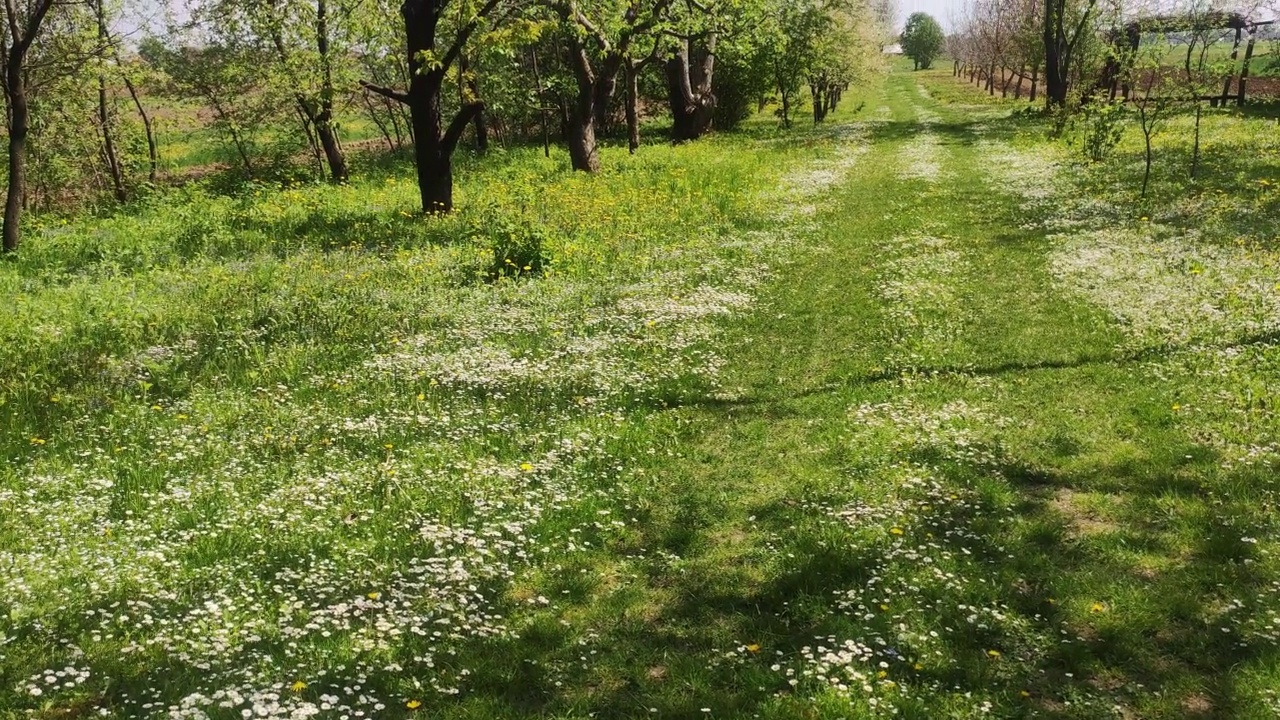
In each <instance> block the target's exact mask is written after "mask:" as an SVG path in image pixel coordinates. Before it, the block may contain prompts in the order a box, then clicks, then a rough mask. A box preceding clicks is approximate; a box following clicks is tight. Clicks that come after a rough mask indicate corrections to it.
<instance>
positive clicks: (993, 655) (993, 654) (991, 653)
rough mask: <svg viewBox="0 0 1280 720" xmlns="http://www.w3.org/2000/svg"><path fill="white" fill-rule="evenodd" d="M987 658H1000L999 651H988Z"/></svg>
mask: <svg viewBox="0 0 1280 720" xmlns="http://www.w3.org/2000/svg"><path fill="white" fill-rule="evenodd" d="M987 657H990V658H998V657H1000V651H999V650H988V651H987Z"/></svg>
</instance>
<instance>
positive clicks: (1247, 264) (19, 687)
mask: <svg viewBox="0 0 1280 720" xmlns="http://www.w3.org/2000/svg"><path fill="white" fill-rule="evenodd" d="M858 101H863V102H862V103H860V104H859V103H858ZM1231 112H1233V111H1227V110H1223V111H1222V112H1215V113H1211V114H1210V116H1207V117H1206V122H1207V123H1208V125H1206V127H1211V128H1213V129H1214V133H1213V138H1214V139H1213V140H1212V142H1209V141H1207V144H1206V147H1205V153H1206V154H1205V163H1204V167H1205V168H1206V169H1214V168H1217V170H1215V172H1217V173H1218V174H1217V175H1216V176H1215V175H1206V179H1204V180H1203V182H1205V183H1209V182H1219V183H1220V184H1221V187H1222V188H1229V189H1231V190H1232V192H1226V190H1225V189H1224V191H1223V192H1211V191H1210V189H1209V187H1210V186H1209V185H1207V184H1206V185H1205V186H1204V188H1202V189H1203V190H1204V191H1203V192H1199V194H1198V195H1188V194H1185V193H1181V192H1180V190H1179V188H1180V187H1181V186H1180V185H1179V184H1178V183H1179V182H1180V180H1178V182H1174V180H1177V178H1173V179H1172V180H1171V178H1172V177H1173V171H1172V170H1170V169H1169V168H1171V167H1172V165H1173V164H1172V163H1165V164H1164V165H1163V166H1162V168H1163V169H1162V170H1161V172H1160V173H1159V177H1157V182H1156V183H1155V185H1154V186H1153V187H1154V188H1155V193H1154V194H1155V195H1157V196H1158V199H1157V200H1151V201H1150V202H1149V203H1148V204H1145V205H1142V206H1141V207H1139V206H1138V205H1136V204H1135V203H1134V200H1133V197H1132V193H1130V194H1128V195H1126V194H1125V192H1124V191H1123V186H1124V185H1125V184H1126V183H1129V181H1131V180H1132V178H1131V177H1127V176H1126V175H1125V173H1126V172H1127V170H1126V168H1128V169H1129V170H1132V168H1133V167H1134V165H1133V162H1132V160H1133V158H1134V157H1136V156H1135V155H1134V154H1133V152H1134V151H1133V148H1132V143H1130V147H1129V148H1128V150H1125V149H1124V148H1123V147H1122V148H1121V149H1120V150H1117V152H1118V153H1120V154H1121V155H1122V156H1121V157H1120V158H1119V160H1118V161H1116V162H1113V163H1111V164H1109V165H1107V164H1100V165H1097V166H1094V165H1090V166H1083V165H1078V164H1077V165H1072V164H1071V163H1070V161H1069V160H1068V159H1067V158H1065V157H1064V155H1063V154H1062V153H1063V150H1062V149H1061V144H1058V143H1049V142H1047V141H1046V140H1045V139H1044V128H1043V127H1042V126H1041V121H1040V120H1039V119H1036V118H1031V117H1026V116H1020V115H1011V114H1010V113H1009V111H1008V109H1007V106H1004V107H1002V106H1000V105H998V104H996V103H994V102H986V101H984V100H981V99H980V98H979V97H978V96H977V95H976V94H974V93H971V92H970V91H969V90H968V89H966V88H965V87H964V86H963V85H960V84H957V83H956V82H954V81H952V79H951V78H950V77H947V75H946V73H945V71H944V72H922V73H912V72H906V71H899V72H895V73H892V74H889V75H887V76H886V77H885V78H884V79H883V82H880V83H879V84H877V85H876V86H875V87H872V88H869V89H866V90H865V91H863V95H862V97H858V98H851V99H849V100H847V101H846V102H845V103H844V105H843V106H842V107H841V109H840V111H839V112H838V113H837V114H836V115H835V116H834V117H833V120H832V121H831V122H829V123H828V124H826V125H824V126H822V127H820V128H814V129H808V128H793V129H791V130H789V131H783V130H781V129H779V128H777V127H776V124H775V123H774V122H773V121H772V120H771V119H770V118H766V117H760V118H757V119H755V120H754V121H752V123H750V124H749V126H748V127H747V128H745V129H744V131H743V132H741V133H735V134H729V133H726V134H720V135H717V136H716V137H713V138H708V139H706V140H705V141H700V142H698V143H692V144H688V145H682V146H664V145H659V144H654V145H650V146H647V147H646V149H645V151H644V152H642V153H637V154H635V155H632V154H629V153H627V152H625V151H624V150H622V149H620V148H616V147H614V148H607V149H606V150H607V152H606V153H605V157H606V160H607V162H606V166H607V170H606V172H603V173H601V174H600V175H598V176H594V177H587V176H585V175H583V174H581V173H573V172H571V171H570V170H569V169H568V168H567V165H565V164H564V162H563V160H564V159H563V158H562V157H561V158H557V157H551V158H547V157H543V155H542V153H540V152H538V151H537V149H535V148H524V149H520V148H514V149H512V151H511V152H510V153H509V154H503V155H502V156H501V157H498V156H494V157H490V158H486V159H485V161H484V162H483V163H480V162H477V163H475V165H474V166H470V167H469V168H468V170H467V171H466V172H465V173H460V197H465V198H467V202H463V203H460V204H461V205H462V206H464V207H465V208H468V209H467V210H463V211H461V212H459V213H456V214H453V215H450V216H448V217H444V218H430V219H424V218H421V217H419V216H417V215H415V214H414V213H412V212H410V209H411V208H413V207H414V203H416V202H417V195H416V189H415V187H414V185H413V183H412V180H411V172H410V168H407V167H402V166H394V167H389V168H387V169H386V174H385V175H371V176H369V177H365V178H363V179H361V180H359V181H357V182H354V183H352V184H350V185H343V186H327V185H323V186H315V187H301V186H298V187H294V186H290V187H286V188H281V189H271V188H265V187H264V188H261V189H260V190H258V189H256V190H255V191H254V193H253V195H252V196H251V197H250V196H247V195H246V196H244V197H226V196H221V195H218V194H216V193H206V192H205V191H203V190H196V191H193V193H192V195H191V196H190V197H189V198H186V199H185V200H184V199H181V198H175V200H174V202H172V203H168V202H166V203H160V204H156V205H154V206H153V207H148V208H142V209H139V210H138V212H136V213H122V214H119V215H116V216H111V217H104V218H80V219H74V220H72V221H69V222H68V223H65V224H63V223H59V224H57V225H52V224H51V225H50V226H49V227H44V228H42V230H41V232H40V233H38V234H36V235H35V236H34V237H33V240H32V242H30V243H29V244H28V245H27V246H26V247H24V249H23V252H22V254H21V255H20V257H18V258H15V259H14V262H13V263H12V264H10V265H6V266H5V267H4V268H3V270H4V272H0V286H3V287H5V288H7V289H9V291H10V293H11V294H12V295H14V297H15V298H16V299H15V303H14V312H13V313H11V314H10V315H8V316H6V318H7V319H6V320H5V321H4V322H3V323H0V335H3V336H4V337H5V338H6V340H5V342H4V343H0V349H2V350H3V354H4V357H6V358H7V361H6V362H7V363H8V365H9V366H10V367H14V368H21V370H22V371H21V372H17V373H11V377H9V378H7V379H6V380H5V382H3V383H0V407H3V410H4V412H3V413H0V424H2V425H3V426H4V427H5V429H6V431H5V432H4V433H0V445H3V446H4V447H5V448H6V452H7V456H6V458H7V462H6V463H5V464H4V465H3V466H0V591H2V592H0V720H8V719H9V718H13V719H15V720H16V719H17V718H49V719H52V718H79V717H90V716H94V717H97V716H101V717H114V718H140V717H145V718H170V719H171V720H172V719H174V718H178V719H188V718H189V719H190V720H210V719H217V720H223V718H232V719H234V718H242V717H264V718H304V717H316V718H393V719H394V718H402V719H406V720H407V719H410V718H415V717H447V718H473V719H475V720H490V719H492V718H528V717H540V718H565V719H568V718H574V719H576V718H584V717H596V718H638V717H655V718H668V719H671V718H676V719H683V718H703V717H718V718H749V717H759V718H774V719H776V720H789V719H791V718H832V719H835V718H872V717H889V716H896V717H908V718H921V719H927V720H933V719H934V718H973V717H982V716H996V717H1005V718H1022V717H1026V718H1039V717H1045V718H1081V719H1085V720H1093V719H1095V718H1106V717H1118V718H1179V719H1181V718H1268V717H1276V716H1280V654H1277V652H1276V648H1277V646H1280V480H1277V477H1278V476H1277V474H1276V473H1275V471H1274V468H1276V467H1280V414H1277V413H1275V412H1274V408H1275V407H1277V406H1280V390H1278V389H1277V384H1276V382H1275V378H1276V377H1277V376H1278V375H1280V342H1277V338H1280V294H1278V293H1277V292H1276V290H1280V273H1278V272H1277V270H1276V268H1278V267H1280V252H1277V251H1276V249H1275V248H1274V247H1272V246H1269V245H1268V244H1267V243H1270V242H1272V238H1274V237H1275V232H1273V230H1274V227H1273V223H1272V222H1271V218H1273V217H1278V216H1280V215H1277V214H1276V213H1275V212H1273V211H1274V209H1275V200H1273V197H1275V196H1274V195H1273V194H1272V193H1271V192H1270V190H1269V188H1270V187H1271V186H1272V181H1271V180H1269V179H1267V178H1268V177H1270V175H1268V173H1271V172H1272V171H1271V169H1269V168H1271V167H1272V166H1270V165H1267V164H1266V163H1265V162H1264V160H1265V158H1266V157H1268V155H1267V153H1266V152H1257V153H1254V155H1249V154H1248V153H1247V152H1246V151H1245V149H1249V150H1252V149H1254V148H1256V147H1259V146H1262V145H1264V144H1265V143H1268V142H1270V143H1271V145H1267V146H1266V147H1270V148H1272V150H1271V151H1269V152H1270V156H1271V157H1280V154H1278V153H1280V146H1277V145H1276V144H1275V141H1274V139H1271V140H1268V139H1267V138H1273V136H1274V132H1273V130H1272V128H1271V126H1270V125H1269V124H1266V123H1265V121H1251V120H1248V119H1247V118H1242V117H1236V116H1234V115H1232V114H1230V113H1231ZM1208 137H1209V135H1208V134H1206V138H1208ZM1175 150H1176V148H1175ZM1125 152H1128V153H1129V155H1128V157H1127V158H1126V157H1123V153H1125ZM1162 152H1164V151H1163V150H1162ZM1241 158H1245V159H1247V160H1249V161H1250V162H1252V164H1249V163H1247V162H1244V161H1242V160H1241ZM1257 158H1263V159H1264V160H1257ZM1254 160H1257V161H1256V162H1253V161H1254ZM1276 167H1280V166H1276ZM1277 172H1280V170H1277ZM1240 173H1248V174H1249V175H1248V177H1250V178H1252V180H1251V182H1252V185H1251V186H1250V188H1249V189H1248V190H1247V191H1239V192H1236V190H1238V188H1237V187H1236V186H1237V185H1238V184H1239V177H1237V175H1240ZM1264 175H1265V176H1266V177H1264ZM1130 184H1131V183H1130ZM1117 188H1120V189H1119V190H1118V189H1117ZM1175 191H1178V192H1175ZM762 192H763V193H766V195H764V196H763V198H762V195H761V193H762ZM1162 203H1163V204H1162ZM673 209H678V212H673ZM1148 216H1149V217H1148ZM1249 218H1254V220H1253V221H1250V220H1249ZM1251 223H1252V224H1251ZM500 253H506V254H507V255H505V256H503V255H500ZM499 257H505V263H499ZM513 257H514V259H513ZM544 259H550V270H549V271H547V272H542V273H538V272H534V271H533V265H535V264H538V263H542V262H543V261H544ZM526 262H527V263H528V264H529V266H528V268H526V269H528V270H529V273H528V274H525V273H523V272H521V273H513V272H512V270H513V269H514V268H515V267H519V266H521V265H523V264H525V263H526ZM517 274H518V275H519V276H518V277H517V276H515V275H517Z"/></svg>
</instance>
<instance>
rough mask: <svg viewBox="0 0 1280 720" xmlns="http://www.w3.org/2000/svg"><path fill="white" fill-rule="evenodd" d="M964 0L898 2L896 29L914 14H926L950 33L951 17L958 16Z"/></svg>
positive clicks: (904, 0) (905, 0) (910, 0)
mask: <svg viewBox="0 0 1280 720" xmlns="http://www.w3.org/2000/svg"><path fill="white" fill-rule="evenodd" d="M965 4H966V2H965V0H898V29H899V30H901V29H902V23H904V22H906V21H907V17H908V16H909V15H911V13H914V12H923V13H928V14H930V15H932V16H933V19H934V20H937V21H938V22H939V23H940V24H941V25H942V29H943V30H945V31H947V32H951V16H952V15H958V14H959V13H960V10H961V9H963V8H964V6H965Z"/></svg>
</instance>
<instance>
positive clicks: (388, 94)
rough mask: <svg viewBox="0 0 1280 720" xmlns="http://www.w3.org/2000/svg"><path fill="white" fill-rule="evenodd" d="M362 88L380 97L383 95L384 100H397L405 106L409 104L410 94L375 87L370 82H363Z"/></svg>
mask: <svg viewBox="0 0 1280 720" xmlns="http://www.w3.org/2000/svg"><path fill="white" fill-rule="evenodd" d="M360 87H362V88H364V89H365V90H368V91H369V92H371V93H376V94H378V95H381V96H382V97H384V98H389V99H391V100H395V101H396V102H401V103H404V104H405V105H408V104H409V94H408V93H402V92H399V91H397V90H392V89H391V88H387V87H382V86H381V85H374V84H373V83H371V82H369V81H368V80H361V81H360Z"/></svg>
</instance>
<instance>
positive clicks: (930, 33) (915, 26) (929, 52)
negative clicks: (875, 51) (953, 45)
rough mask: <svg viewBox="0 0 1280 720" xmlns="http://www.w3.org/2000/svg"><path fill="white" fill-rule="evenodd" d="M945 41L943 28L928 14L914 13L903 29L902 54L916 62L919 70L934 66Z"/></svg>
mask: <svg viewBox="0 0 1280 720" xmlns="http://www.w3.org/2000/svg"><path fill="white" fill-rule="evenodd" d="M945 41H946V38H945V36H944V35H943V33H942V26H941V25H939V24H938V21H937V20H934V19H933V16H932V15H929V14H928V13H922V12H917V13H912V14H911V17H909V18H907V24H906V25H905V26H904V27H903V29H902V52H903V54H905V55H906V56H907V57H909V58H911V59H912V61H914V62H915V67H916V69H917V70H928V69H929V67H930V66H931V65H933V59H934V58H936V57H938V55H939V54H940V53H941V52H942V46H943V43H944V42H945Z"/></svg>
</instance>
